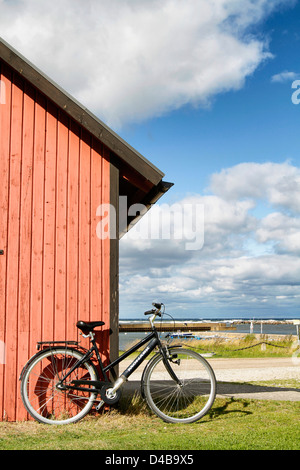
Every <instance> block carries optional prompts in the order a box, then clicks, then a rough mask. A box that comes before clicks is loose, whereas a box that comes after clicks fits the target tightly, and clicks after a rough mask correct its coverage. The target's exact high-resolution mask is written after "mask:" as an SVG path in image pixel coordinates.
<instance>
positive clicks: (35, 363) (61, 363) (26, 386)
mask: <svg viewBox="0 0 300 470" xmlns="http://www.w3.org/2000/svg"><path fill="white" fill-rule="evenodd" d="M82 357H83V354H82V353H81V352H79V351H77V350H75V349H68V348H55V349H47V350H45V351H44V352H42V353H39V354H37V355H36V357H35V358H33V360H32V361H31V362H30V363H29V364H28V366H27V368H26V370H25V372H24V374H23V377H22V381H21V396H22V400H23V403H24V406H25V408H26V409H27V411H28V412H29V413H30V415H31V416H32V417H33V418H34V419H35V420H37V421H39V422H41V423H46V424H69V423H74V422H76V421H79V420H80V419H82V418H83V417H84V416H85V415H86V414H87V413H88V412H89V411H90V410H91V408H92V406H93V403H94V400H95V399H96V396H97V394H96V393H94V392H89V391H81V390H59V389H58V388H57V387H56V386H57V384H58V383H59V382H60V381H61V378H62V377H63V376H65V375H66V374H67V373H68V372H69V371H70V369H71V367H73V366H74V365H75V364H76V363H77V361H78V360H80V359H82ZM72 380H97V372H96V370H95V368H94V366H93V365H92V364H91V363H89V362H85V363H83V364H81V365H80V367H77V368H76V369H75V370H74V371H73V372H72V373H71V374H70V376H69V377H68V378H67V380H66V382H64V383H65V385H70V384H71V382H72Z"/></svg>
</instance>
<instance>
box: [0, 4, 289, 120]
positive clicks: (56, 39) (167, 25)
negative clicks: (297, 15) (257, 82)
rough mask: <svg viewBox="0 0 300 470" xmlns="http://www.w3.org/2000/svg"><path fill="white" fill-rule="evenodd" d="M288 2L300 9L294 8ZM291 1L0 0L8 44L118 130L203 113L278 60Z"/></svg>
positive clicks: (1, 24) (0, 24)
mask: <svg viewBox="0 0 300 470" xmlns="http://www.w3.org/2000/svg"><path fill="white" fill-rule="evenodd" d="M288 3H291V4H292V3H293V2H292V0H288ZM281 4H287V1H286V0H285V1H284V0H274V1H272V2H269V1H268V0H243V2H240V1H235V0H218V1H216V0H185V1H184V2H183V1H181V0H165V1H164V2H161V1H158V0H130V1H129V0H123V1H122V2H120V1H118V0H86V1H85V2H82V1H81V0H61V1H60V2H50V1H49V0H45V1H43V2H41V1H39V0H18V1H10V2H7V1H5V0H0V11H1V14H0V30H1V36H2V37H3V38H4V39H6V40H7V41H8V42H10V43H11V44H12V45H13V46H14V47H16V48H17V49H18V50H20V52H21V53H23V54H24V55H25V56H26V57H28V58H29V59H30V60H31V61H32V62H34V63H35V64H36V65H37V66H38V67H40V68H41V69H42V70H43V71H44V72H45V73H47V74H48V75H49V76H50V77H51V78H53V79H54V80H56V81H57V82H58V83H59V84H60V85H61V86H63V87H64V88H65V89H67V91H69V92H70V93H71V94H73V95H74V96H75V97H76V98H77V99H79V100H80V101H82V103H83V104H84V105H86V106H87V107H88V108H90V109H91V110H92V111H94V112H95V113H96V114H97V115H98V116H99V117H100V118H102V119H103V120H104V121H105V122H107V123H108V124H109V125H112V126H115V127H118V126H121V125H122V124H124V123H127V122H132V121H139V120H142V119H146V118H149V117H153V116H158V115H162V114H164V113H166V112H169V111H171V110H174V109H177V108H179V107H181V106H183V105H186V104H191V105H204V106H206V105H207V103H209V101H210V99H211V98H212V97H213V96H214V95H216V94H218V93H221V92H225V91H228V90H236V89H239V88H241V87H242V86H243V84H244V81H245V79H246V78H247V77H248V76H249V75H250V74H252V73H253V72H254V71H255V69H256V68H257V67H258V65H259V64H261V63H262V62H263V61H264V60H266V59H267V58H268V57H270V53H269V51H268V46H267V41H265V40H264V39H263V38H262V37H261V36H259V37H255V36H254V35H253V34H252V35H251V34H249V28H250V27H251V26H252V25H256V24H257V23H258V22H259V21H260V20H262V19H263V18H264V17H265V16H266V15H267V14H269V13H270V11H272V10H273V9H274V8H276V7H277V6H278V5H281Z"/></svg>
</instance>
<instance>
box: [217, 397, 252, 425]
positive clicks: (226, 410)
mask: <svg viewBox="0 0 300 470" xmlns="http://www.w3.org/2000/svg"><path fill="white" fill-rule="evenodd" d="M220 400H222V401H224V403H222V405H218V403H219V401H220ZM233 405H234V406H236V405H239V408H235V409H232V408H231V407H232V406H233ZM249 405H250V403H248V402H247V401H241V400H239V399H236V398H234V397H223V398H220V399H216V401H215V403H214V404H213V406H212V408H211V409H210V411H209V412H208V416H209V418H210V419H214V420H215V419H216V418H218V417H219V416H224V415H227V414H232V413H242V414H244V415H252V414H253V412H252V411H249V410H246V409H245V408H247V407H248V406H249Z"/></svg>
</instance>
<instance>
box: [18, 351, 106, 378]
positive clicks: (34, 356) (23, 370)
mask: <svg viewBox="0 0 300 470" xmlns="http://www.w3.org/2000/svg"><path fill="white" fill-rule="evenodd" d="M53 349H56V348H45V349H42V350H41V351H39V352H37V353H36V354H34V355H33V356H31V357H30V358H29V359H28V361H27V362H26V364H25V366H24V367H23V369H22V370H21V373H20V377H19V380H22V378H23V375H24V373H25V371H26V369H27V367H29V366H30V364H31V363H32V362H33V361H35V359H36V358H37V357H39V356H41V355H42V354H44V352H45V351H53ZM64 349H65V350H67V351H76V352H80V351H78V349H74V348H64ZM86 362H90V361H86ZM92 365H93V364H92ZM95 371H96V372H97V376H98V378H99V374H98V371H97V369H96V367H95Z"/></svg>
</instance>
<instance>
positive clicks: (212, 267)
mask: <svg viewBox="0 0 300 470" xmlns="http://www.w3.org/2000/svg"><path fill="white" fill-rule="evenodd" d="M299 171H300V170H299V168H297V167H295V166H293V165H291V164H290V163H282V164H274V163H265V164H257V163H251V162H250V163H246V164H242V165H236V166H234V167H231V168H227V169H224V170H222V171H221V172H219V173H217V174H214V175H212V177H211V185H210V190H211V192H212V194H210V195H205V196H203V195H200V194H199V195H194V196H193V197H187V198H184V199H182V200H181V201H178V203H177V204H176V208H177V211H178V212H181V213H182V212H183V211H184V207H185V204H195V205H196V204H199V205H202V206H203V208H204V210H203V213H204V219H203V223H204V225H203V234H204V238H203V246H202V247H201V249H199V250H187V249H186V240H185V239H184V237H183V238H182V239H179V238H177V239H176V238H175V237H174V236H173V237H172V236H171V237H170V238H169V239H160V240H159V239H155V240H151V238H148V239H144V240H143V239H138V237H137V236H133V237H132V236H131V232H129V233H128V234H127V235H126V236H125V237H124V239H123V240H122V241H121V243H120V274H121V276H120V281H121V290H120V295H121V300H122V305H124V306H125V305H127V302H129V303H130V299H131V298H134V299H135V302H136V308H138V306H140V308H141V309H142V308H143V305H145V303H146V302H149V303H150V302H151V301H152V300H155V299H157V300H162V301H164V302H165V303H166V304H167V305H168V306H169V307H170V308H172V309H173V311H174V312H176V313H177V314H179V315H185V314H186V315H187V316H188V315H189V316H191V315H194V316H201V314H202V315H203V314H204V315H206V316H207V315H209V313H210V312H213V314H214V315H215V314H216V312H217V313H218V314H219V315H222V314H224V313H226V314H227V315H232V314H234V312H237V314H238V315H241V313H244V314H245V315H249V314H251V315H252V316H253V315H254V316H255V315H256V316H257V311H259V312H260V313H259V315H262V312H267V314H268V315H273V314H274V312H276V313H277V314H281V315H282V316H284V315H286V314H287V312H290V311H295V309H296V308H297V307H298V306H299V298H300V294H299V285H300V257H299V255H300V236H299V232H300V214H299V206H297V202H296V201H297V199H295V198H297V194H296V193H297V191H296V187H297V184H298V183H299ZM261 201H263V202H264V204H265V205H266V206H267V207H268V208H269V213H268V214H267V215H265V216H263V217H259V216H257V215H256V216H255V215H254V214H257V213H259V211H257V212H255V209H256V208H258V207H259V204H260V203H261ZM275 206H276V207H280V210H277V211H274V210H272V209H273V208H274V207H275ZM165 210H167V207H166V206H165V207H164V205H159V204H158V205H157V207H156V208H155V211H153V216H152V219H151V223H150V222H148V223H146V224H145V226H148V227H149V224H150V225H151V224H152V223H154V224H156V225H159V224H160V223H164V222H163V221H164V217H163V215H164V213H165ZM150 214H151V211H150V212H149V213H148V216H145V218H144V221H145V222H147V217H149V221H150ZM142 220H143V219H142ZM166 220H169V218H168V217H167V218H166ZM135 230H137V232H136V234H135V235H138V232H139V234H140V235H141V234H143V236H145V231H142V230H141V229H138V227H136V228H135V229H133V230H132V233H133V232H134V231H135ZM169 232H170V234H173V235H174V234H175V233H176V232H175V231H174V230H173V229H172V228H171V230H170V231H169ZM194 236H196V235H195V233H194Z"/></svg>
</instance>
